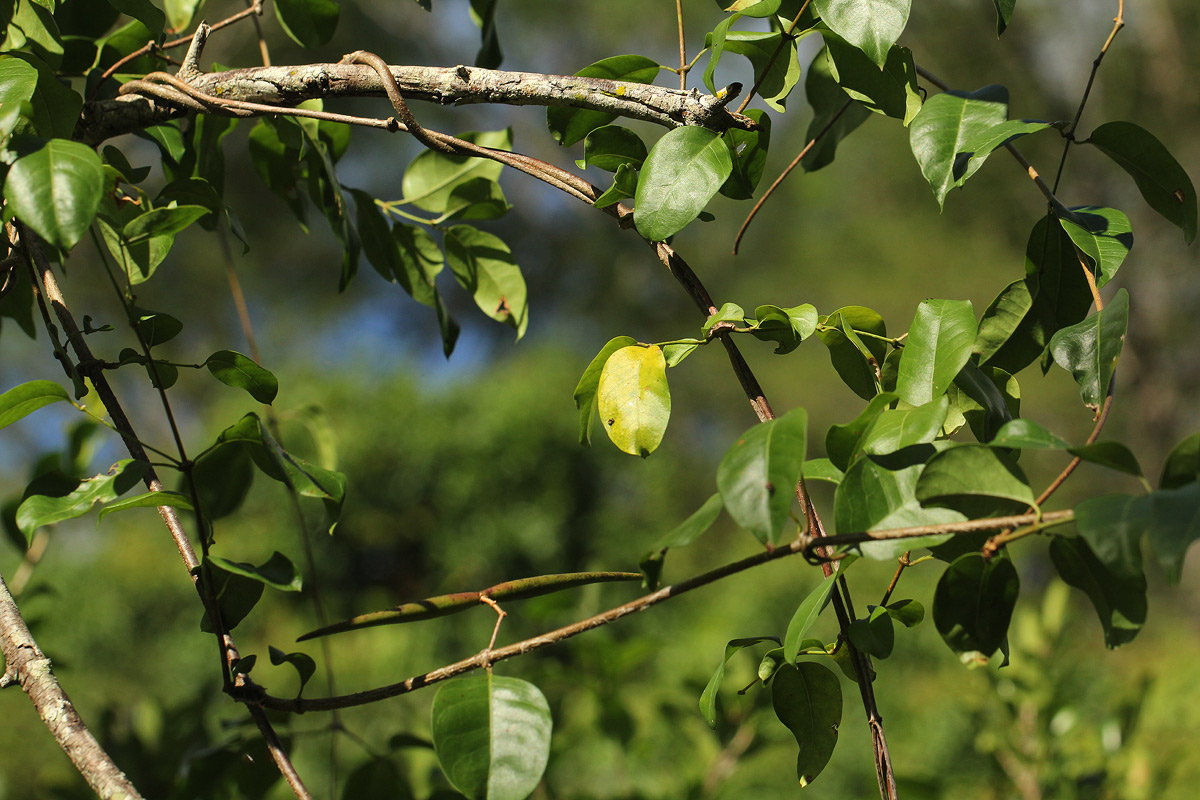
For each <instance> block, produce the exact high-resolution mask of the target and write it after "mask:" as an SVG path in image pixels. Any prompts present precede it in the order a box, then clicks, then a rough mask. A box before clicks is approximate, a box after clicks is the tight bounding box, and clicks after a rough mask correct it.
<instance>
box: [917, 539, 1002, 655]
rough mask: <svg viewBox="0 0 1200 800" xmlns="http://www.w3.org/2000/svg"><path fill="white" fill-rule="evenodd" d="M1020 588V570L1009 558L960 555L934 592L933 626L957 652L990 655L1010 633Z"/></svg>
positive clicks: (969, 554) (975, 554) (973, 554)
mask: <svg viewBox="0 0 1200 800" xmlns="http://www.w3.org/2000/svg"><path fill="white" fill-rule="evenodd" d="M1019 591H1020V579H1019V578H1018V576H1017V570H1016V568H1015V567H1013V565H1012V562H1011V561H1009V560H1008V559H1005V558H993V559H992V560H991V561H987V560H985V559H984V558H983V556H982V555H980V554H979V553H967V554H966V555H963V556H959V557H958V558H956V559H955V560H954V561H953V563H951V564H950V566H949V567H947V568H946V571H945V573H944V574H943V575H942V577H941V579H940V580H939V581H938V584H937V589H936V590H935V592H934V597H933V622H934V625H936V626H937V629H938V633H940V634H941V636H942V639H943V640H944V641H945V642H946V644H947V645H949V646H950V649H952V650H954V651H955V652H956V653H970V652H979V653H982V654H983V655H984V656H985V657H987V656H990V655H991V654H992V653H994V652H996V650H997V649H999V647H1000V645H1001V642H1002V641H1003V640H1004V637H1005V635H1006V634H1007V632H1008V623H1009V620H1010V619H1011V618H1012V612H1013V607H1014V606H1015V605H1016V602H1017V594H1018V593H1019Z"/></svg>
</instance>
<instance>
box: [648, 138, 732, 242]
mask: <svg viewBox="0 0 1200 800" xmlns="http://www.w3.org/2000/svg"><path fill="white" fill-rule="evenodd" d="M732 172H733V162H732V161H731V160H730V158H729V148H728V147H726V146H725V142H724V141H723V140H722V139H721V136H720V135H719V134H717V133H715V132H713V131H710V130H708V129H707V128H700V127H695V126H690V125H689V126H684V127H681V128H674V129H672V130H670V131H667V133H666V134H664V135H663V137H662V138H661V139H659V140H658V142H657V143H656V144H655V145H654V147H653V148H652V149H651V150H650V155H649V156H647V157H646V162H645V163H644V164H643V165H642V172H641V176H640V177H639V179H638V187H637V194H636V197H635V201H634V202H635V206H634V212H633V220H634V223H635V224H636V225H637V229H638V233H640V234H641V235H642V236H644V237H646V238H647V239H649V240H650V241H652V242H658V241H663V240H664V239H666V238H668V237H670V236H672V235H674V234H676V233H678V232H679V231H681V230H683V229H684V228H685V227H686V226H687V225H688V223H690V222H691V221H692V220H694V219H695V218H696V216H697V215H699V213H700V212H701V211H703V210H704V207H705V206H706V205H708V201H709V200H711V199H712V196H713V195H715V194H716V193H717V191H718V190H720V188H721V185H722V184H724V183H725V179H726V178H728V177H729V175H730V174H731V173H732Z"/></svg>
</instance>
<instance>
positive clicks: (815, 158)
mask: <svg viewBox="0 0 1200 800" xmlns="http://www.w3.org/2000/svg"><path fill="white" fill-rule="evenodd" d="M804 96H805V98H806V99H807V100H808V103H809V105H811V106H812V109H813V118H812V121H811V122H810V123H809V124H808V131H807V132H806V133H805V136H804V138H805V140H806V141H810V142H811V141H813V140H814V139H816V144H814V145H813V147H812V149H811V150H809V151H808V154H807V155H805V156H804V158H802V159H800V166H801V167H802V168H803V169H804V171H805V172H815V171H816V170H819V169H820V168H821V167H825V166H828V165H829V164H831V163H833V158H834V154H835V153H836V152H837V146H838V143H839V142H841V141H842V140H843V139H845V138H846V137H847V136H849V135H850V134H851V133H853V132H854V130H855V129H856V128H858V126H860V125H862V124H863V123H864V122H866V121H867V119H868V118H870V116H871V112H870V111H869V110H868V109H867V108H865V107H864V106H863V105H862V103H856V102H854V101H853V100H851V98H850V95H848V94H846V92H845V91H844V90H843V89H842V87H841V86H839V85H838V82H837V80H836V79H835V78H834V76H833V61H832V60H831V58H830V55H829V48H828V47H822V48H821V50H820V51H819V52H818V53H817V54H816V56H814V57H813V60H812V63H811V64H810V65H809V67H808V74H807V75H806V76H805V78H804ZM826 129H828V130H826ZM822 132H823V133H822ZM817 134H822V135H821V137H820V138H819V139H818V138H817Z"/></svg>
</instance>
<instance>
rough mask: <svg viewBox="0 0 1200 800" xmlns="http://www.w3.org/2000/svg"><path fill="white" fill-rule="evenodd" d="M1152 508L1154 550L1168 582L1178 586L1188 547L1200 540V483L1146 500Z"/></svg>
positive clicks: (1152, 547) (1151, 545)
mask: <svg viewBox="0 0 1200 800" xmlns="http://www.w3.org/2000/svg"><path fill="white" fill-rule="evenodd" d="M1145 502H1146V503H1147V504H1148V505H1149V507H1150V514H1151V522H1150V529H1149V534H1150V537H1149V538H1150V549H1152V550H1153V551H1154V555H1155V556H1157V557H1158V561H1159V563H1160V564H1161V565H1162V568H1163V572H1165V573H1166V574H1167V580H1168V581H1170V582H1171V583H1172V584H1175V585H1178V584H1179V579H1180V577H1181V576H1182V574H1183V559H1184V556H1185V555H1186V554H1187V550H1188V548H1189V547H1190V546H1191V545H1192V543H1193V542H1195V541H1196V540H1197V539H1200V484H1198V483H1189V484H1187V485H1186V486H1181V487H1180V488H1178V489H1162V490H1160V491H1157V492H1154V493H1153V494H1151V495H1149V496H1148V497H1146V498H1145Z"/></svg>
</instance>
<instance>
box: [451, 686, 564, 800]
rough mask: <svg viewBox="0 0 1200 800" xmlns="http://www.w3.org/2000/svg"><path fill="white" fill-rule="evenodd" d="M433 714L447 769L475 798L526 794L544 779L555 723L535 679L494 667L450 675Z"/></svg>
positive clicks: (513, 798) (508, 799)
mask: <svg viewBox="0 0 1200 800" xmlns="http://www.w3.org/2000/svg"><path fill="white" fill-rule="evenodd" d="M431 714H432V730H433V747H434V750H436V752H437V757H438V762H439V763H440V764H441V767H442V771H443V772H445V773H446V777H447V778H449V780H450V783H451V784H453V785H454V788H455V789H457V790H458V791H460V792H462V793H463V794H464V795H466V796H467V797H469V798H471V800H524V799H525V798H526V797H528V796H529V795H530V794H531V793H532V792H533V790H534V788H536V787H537V785H538V783H539V782H540V781H541V779H542V773H543V772H544V771H545V769H546V762H547V760H548V759H549V756H550V729H551V724H552V723H551V720H550V705H549V704H548V703H547V702H546V698H545V696H543V695H542V693H541V692H540V691H539V690H538V688H537V687H536V686H534V685H533V684H532V683H528V682H526V681H523V680H519V679H517V678H508V677H501V676H499V675H493V674H492V673H491V672H488V673H487V674H485V675H481V676H478V677H472V678H461V679H458V680H454V681H449V682H448V683H444V684H442V686H441V687H439V688H438V691H437V694H436V695H434V698H433V709H432V712H431Z"/></svg>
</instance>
